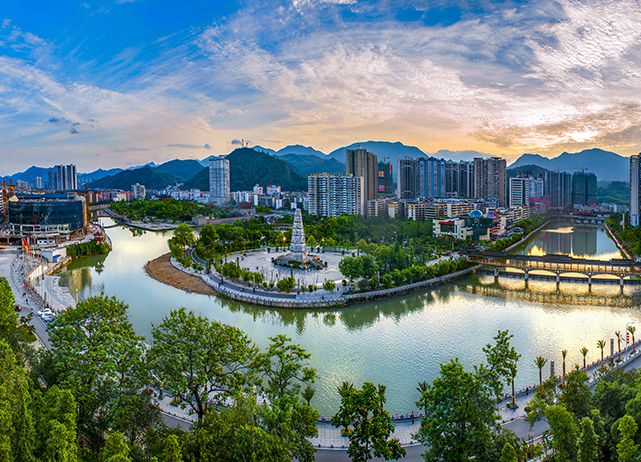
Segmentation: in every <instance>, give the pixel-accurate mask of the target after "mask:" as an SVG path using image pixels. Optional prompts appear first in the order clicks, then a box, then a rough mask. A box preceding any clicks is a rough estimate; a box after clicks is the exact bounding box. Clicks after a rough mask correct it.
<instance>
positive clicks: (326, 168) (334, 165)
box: [280, 154, 345, 175]
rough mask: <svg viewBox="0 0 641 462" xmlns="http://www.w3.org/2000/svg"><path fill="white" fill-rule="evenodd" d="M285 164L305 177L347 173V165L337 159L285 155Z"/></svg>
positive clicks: (282, 157)
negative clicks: (317, 174) (318, 174)
mask: <svg viewBox="0 0 641 462" xmlns="http://www.w3.org/2000/svg"><path fill="white" fill-rule="evenodd" d="M280 159H283V160H284V161H285V162H287V163H288V164H290V165H291V166H292V167H294V168H295V169H296V170H298V171H299V172H300V173H301V174H303V175H308V174H310V173H345V164H344V163H343V162H339V161H337V160H336V159H328V158H327V156H325V158H320V157H318V156H313V155H301V154H285V155H284V156H281V157H280Z"/></svg>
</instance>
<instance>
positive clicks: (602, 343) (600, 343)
mask: <svg viewBox="0 0 641 462" xmlns="http://www.w3.org/2000/svg"><path fill="white" fill-rule="evenodd" d="M596 347H597V348H600V349H601V366H603V349H604V348H605V340H597V342H596Z"/></svg>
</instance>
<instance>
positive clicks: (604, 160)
mask: <svg viewBox="0 0 641 462" xmlns="http://www.w3.org/2000/svg"><path fill="white" fill-rule="evenodd" d="M526 165H536V166H539V167H543V168H545V169H547V170H557V169H558V170H562V171H567V172H575V171H580V170H582V169H585V170H586V171H587V172H592V173H595V174H596V176H597V180H598V181H624V182H630V158H629V157H623V156H620V155H619V154H617V153H614V152H610V151H604V150H603V149H598V148H593V149H586V150H584V151H581V152H572V153H570V152H564V153H563V154H561V155H559V156H557V157H554V158H552V159H548V158H547V157H543V156H541V155H539V154H523V155H522V156H521V157H519V158H518V159H517V160H516V161H514V163H512V164H511V165H510V166H509V167H508V168H509V169H514V168H517V167H522V166H526Z"/></svg>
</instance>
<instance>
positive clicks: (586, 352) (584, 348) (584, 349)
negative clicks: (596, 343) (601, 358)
mask: <svg viewBox="0 0 641 462" xmlns="http://www.w3.org/2000/svg"><path fill="white" fill-rule="evenodd" d="M589 351H590V350H588V349H587V348H586V347H583V348H581V355H583V369H584V370H586V369H587V365H586V357H587V355H588V352H589Z"/></svg>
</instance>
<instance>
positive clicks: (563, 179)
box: [543, 172, 572, 210]
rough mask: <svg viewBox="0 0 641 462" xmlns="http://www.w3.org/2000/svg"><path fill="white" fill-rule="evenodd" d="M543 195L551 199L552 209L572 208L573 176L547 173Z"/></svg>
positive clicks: (566, 173)
mask: <svg viewBox="0 0 641 462" xmlns="http://www.w3.org/2000/svg"><path fill="white" fill-rule="evenodd" d="M543 193H544V194H545V196H546V197H548V198H549V200H550V202H549V204H550V208H551V209H558V210H564V209H569V208H572V175H571V174H569V173H568V172H546V173H545V184H544V189H543Z"/></svg>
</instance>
